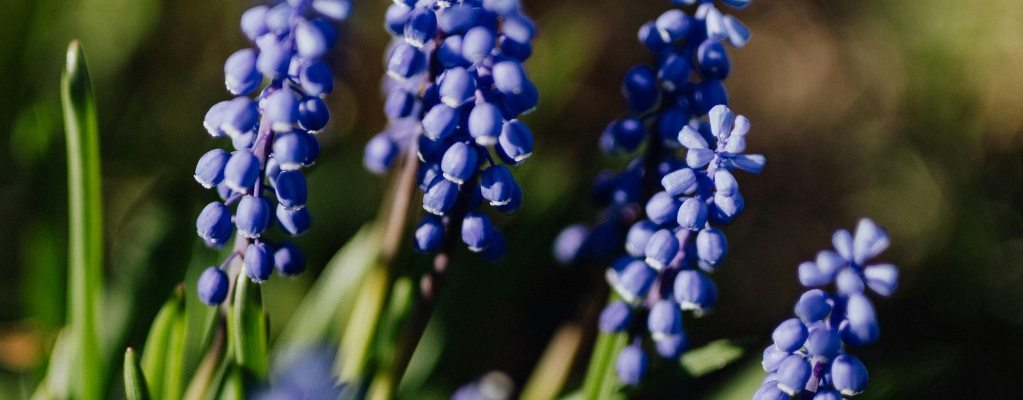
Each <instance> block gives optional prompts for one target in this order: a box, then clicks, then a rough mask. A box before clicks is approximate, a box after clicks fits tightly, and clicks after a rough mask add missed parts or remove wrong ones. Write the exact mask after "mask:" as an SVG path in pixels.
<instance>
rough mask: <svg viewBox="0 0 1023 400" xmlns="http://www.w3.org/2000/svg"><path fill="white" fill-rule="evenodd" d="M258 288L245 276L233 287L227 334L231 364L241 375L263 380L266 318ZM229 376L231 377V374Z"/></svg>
mask: <svg viewBox="0 0 1023 400" xmlns="http://www.w3.org/2000/svg"><path fill="white" fill-rule="evenodd" d="M261 293H262V292H261V288H260V286H259V284H258V283H256V282H253V281H252V280H251V279H249V277H248V276H246V275H245V274H238V278H237V279H236V280H235V284H234V298H233V300H232V301H231V311H230V313H229V314H230V318H229V320H228V325H227V331H228V337H229V341H230V343H232V345H231V351H232V352H233V354H234V362H235V364H236V365H237V366H238V367H241V370H243V371H244V372H245V373H248V374H252V375H253V376H255V377H256V378H259V379H261V380H265V379H266V378H267V372H268V367H267V347H268V346H269V344H268V343H267V329H268V327H267V318H266V313H265V312H264V311H263V299H262V294H261ZM230 376H232V377H233V376H235V373H234V372H232V373H231V374H230Z"/></svg>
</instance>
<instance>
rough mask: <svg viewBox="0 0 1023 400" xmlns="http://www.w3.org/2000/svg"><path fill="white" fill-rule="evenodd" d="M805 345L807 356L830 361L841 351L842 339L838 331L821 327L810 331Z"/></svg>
mask: <svg viewBox="0 0 1023 400" xmlns="http://www.w3.org/2000/svg"><path fill="white" fill-rule="evenodd" d="M805 345H806V351H807V353H808V354H810V355H814V356H819V357H822V358H823V359H824V360H830V359H832V358H834V357H835V356H837V355H838V353H839V352H840V351H841V350H842V339H841V338H840V337H839V335H838V331H836V330H834V329H831V328H824V327H822V328H817V329H814V330H812V331H810V335H809V336H808V337H807V339H806V344H805Z"/></svg>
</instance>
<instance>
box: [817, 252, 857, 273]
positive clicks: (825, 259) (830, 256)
mask: <svg viewBox="0 0 1023 400" xmlns="http://www.w3.org/2000/svg"><path fill="white" fill-rule="evenodd" d="M848 264H849V261H846V259H845V258H843V257H842V256H841V255H839V254H838V253H835V252H833V251H829V250H822V251H820V252H818V253H817V269H819V270H820V271H821V273H823V274H825V275H828V276H835V274H836V273H838V270H839V269H841V268H842V267H844V266H846V265H848Z"/></svg>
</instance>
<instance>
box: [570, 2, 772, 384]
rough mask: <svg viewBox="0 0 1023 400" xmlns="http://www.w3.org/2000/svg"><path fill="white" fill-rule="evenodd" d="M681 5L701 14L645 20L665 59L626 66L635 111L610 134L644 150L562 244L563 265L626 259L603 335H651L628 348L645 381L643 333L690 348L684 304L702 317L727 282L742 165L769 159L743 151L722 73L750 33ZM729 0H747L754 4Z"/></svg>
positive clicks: (649, 40)
mask: <svg viewBox="0 0 1023 400" xmlns="http://www.w3.org/2000/svg"><path fill="white" fill-rule="evenodd" d="M671 3H672V4H674V5H679V6H693V5H697V4H698V6H697V7H696V9H695V12H694V13H693V14H691V15H690V14H687V13H686V12H685V11H683V10H682V9H671V10H668V11H666V12H664V13H663V14H661V15H660V16H659V17H658V18H657V19H656V20H654V21H651V22H648V23H647V24H645V25H643V26H642V27H641V28H640V30H639V34H638V38H639V41H640V42H641V43H642V44H643V45H644V46H645V47H646V48H647V49H649V50H650V51H652V52H654V53H656V54H657V60H656V68H651V67H649V66H646V65H640V66H636V67H633V68H631V69H630V70H628V71H627V72H626V74H625V77H624V82H623V85H622V92H623V94H624V95H625V100H626V104H627V105H628V108H629V112H630V115H628V116H626V117H624V118H621V119H618V120H616V121H613V122H612V123H611V124H610V125H609V126H608V127H607V129H605V130H604V132H603V133H602V134H601V136H600V147H601V149H602V150H603V151H604V152H605V153H607V154H609V155H620V154H628V153H632V152H635V151H637V150H638V149H640V148H641V147H643V146H644V144H645V151H644V154H643V155H641V156H639V157H637V158H636V159H635V160H634V161H633V162H632V163H630V164H629V166H628V167H627V168H626V169H625V170H624V171H622V172H620V173H617V174H616V173H611V172H605V173H602V174H601V175H599V176H598V177H597V180H596V182H595V185H594V197H595V199H596V201H597V202H598V204H599V205H601V206H603V207H605V208H606V211H605V212H604V213H602V214H603V216H604V219H603V221H601V222H600V223H598V224H597V225H596V227H594V228H593V229H592V230H589V229H587V228H585V227H583V226H581V225H576V226H572V227H569V228H568V229H566V230H565V231H563V232H562V234H561V235H559V237H558V239H557V240H556V242H555V255H556V257H557V258H558V259H559V261H562V262H577V261H580V260H582V259H596V260H603V259H615V258H616V256H617V261H614V262H613V263H612V265H611V268H610V269H608V271H607V280H608V283H609V284H610V285H611V286H612V287H613V288H614V290H615V292H616V293H617V295H618V297H619V298H620V300H618V301H615V302H612V303H611V304H609V305H608V306H607V307H606V308H605V309H604V311H603V312H602V313H601V316H600V323H599V325H600V329H601V330H602V331H605V332H624V331H629V332H630V333H633V334H635V333H636V332H644V334H639V335H634V336H635V337H634V338H633V340H632V344H631V345H630V346H628V347H626V348H625V349H624V350H623V351H622V352H621V353H620V354H619V356H618V359H617V365H616V366H617V372H618V377H619V379H620V380H621V381H622V382H623V383H625V384H638V383H639V382H640V381H641V380H642V379H643V377H644V376H645V375H646V373H647V370H648V368H649V364H650V362H649V359H648V356H647V354H646V350H644V348H643V345H642V344H643V340H642V339H643V337H644V336H645V334H649V338H650V340H651V341H652V342H653V343H652V346H651V347H653V348H654V349H655V350H656V353H657V354H658V355H659V356H660V357H662V358H666V359H677V358H678V357H679V356H680V355H681V354H682V352H683V351H684V350H685V349H686V347H687V339H686V334H685V330H684V329H683V323H682V319H683V314H684V312H687V311H688V312H691V313H692V314H693V315H695V316H699V315H702V314H704V313H706V312H708V311H710V310H711V309H712V308H713V307H714V305H715V303H716V301H717V289H716V287H715V286H714V283H713V281H711V279H710V278H709V276H708V274H709V273H711V272H714V271H715V270H716V269H717V268H718V267H719V266H720V265H721V263H722V262H723V260H724V258H725V255H726V253H727V248H728V244H727V240H726V238H725V235H724V233H723V232H722V231H721V230H720V229H719V227H720V226H721V225H724V224H728V223H730V222H731V221H732V220H733V219H734V218H735V217H736V216H737V215H739V214H740V213H741V212H742V210H743V208H744V207H745V200H744V198H743V197H742V194H741V193H740V191H739V186H738V183H737V181H736V179H735V176H734V175H733V174H734V173H735V171H739V170H741V171H745V172H750V173H759V172H760V171H761V170H763V168H764V164H765V162H766V159H765V158H764V156H762V155H759V154H744V152H745V149H746V134H747V133H748V132H749V129H750V123H749V120H748V119H746V118H745V117H743V116H741V115H740V116H736V115H735V114H734V113H733V112H732V111H731V110H730V109H729V108H728V106H727V103H728V96H727V93H726V90H725V87H724V84H723V82H722V81H723V80H724V79H725V78H727V77H728V75H729V73H730V63H729V59H728V55H727V52H726V51H725V47H724V44H723V43H728V44H730V45H731V46H732V47H741V46H743V45H744V44H745V43H746V42H747V41H748V40H749V30H748V29H746V28H745V27H744V26H743V25H742V24H741V23H740V22H739V21H738V20H737V19H735V18H733V17H731V16H726V15H723V14H722V13H721V12H720V11H719V10H718V9H717V8H716V7H715V5H714V2H712V1H697V0H690V1H684V0H673V1H672V2H671ZM722 3H724V4H726V5H728V6H730V7H733V8H742V7H745V6H746V5H748V3H749V1H723V2H722ZM681 150H684V153H683V152H682V151H681ZM643 216H645V218H642V217H643ZM619 227H627V229H625V230H624V231H623V230H622V229H621V228H619ZM609 249H621V250H619V251H618V252H615V251H613V250H612V251H609ZM622 250H624V251H622ZM634 316H636V317H642V318H634Z"/></svg>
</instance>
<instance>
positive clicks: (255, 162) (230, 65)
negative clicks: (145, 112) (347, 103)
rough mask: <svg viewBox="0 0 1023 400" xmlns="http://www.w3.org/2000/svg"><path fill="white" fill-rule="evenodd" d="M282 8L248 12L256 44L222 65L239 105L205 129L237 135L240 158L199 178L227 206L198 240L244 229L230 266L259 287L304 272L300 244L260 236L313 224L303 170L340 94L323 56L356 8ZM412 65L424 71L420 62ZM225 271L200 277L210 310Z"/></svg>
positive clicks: (298, 1)
mask: <svg viewBox="0 0 1023 400" xmlns="http://www.w3.org/2000/svg"><path fill="white" fill-rule="evenodd" d="M275 3H277V4H276V5H274V6H272V7H271V6H266V5H259V6H255V7H253V8H250V9H248V10H246V11H245V12H244V13H242V16H241V20H240V23H239V28H240V29H241V31H242V33H244V34H245V37H246V38H248V40H250V41H251V45H250V46H249V47H247V48H243V49H241V50H238V51H236V52H234V53H233V54H231V55H230V56H229V57H227V60H226V61H225V63H224V84H225V87H226V89H227V91H228V92H229V93H230V94H231V95H232V96H235V97H233V98H231V99H229V100H224V101H220V102H218V103H216V104H214V105H213V106H212V107H211V108H210V109H209V111H208V112H207V113H206V115H205V117H204V118H203V127H204V128H205V130H206V131H207V132H208V133H209V134H210V135H211V136H213V137H214V138H217V137H223V136H228V137H230V138H231V143H232V145H233V146H234V148H235V149H236V151H234V152H233V153H228V152H226V151H224V150H221V149H214V150H211V151H209V152H207V153H206V154H204V155H203V156H202V157H201V158H200V159H199V161H198V163H197V164H196V168H195V175H194V176H195V179H196V181H197V182H198V183H199V184H200V185H201V186H202V187H204V188H206V189H212V188H216V190H217V193H218V195H219V196H220V198H221V199H222V200H223V202H214V203H210V204H209V205H207V206H206V208H204V209H203V211H202V212H201V213H200V214H199V217H198V218H197V219H196V230H197V233H198V235H199V237H200V238H202V240H203V242H205V243H206V244H207V245H208V246H210V247H213V248H223V247H224V246H225V245H226V244H227V241H228V240H229V239H230V238H231V236H232V235H233V234H234V232H235V231H237V232H238V235H237V237H236V240H237V241H238V242H239V243H238V245H237V247H236V248H238V249H240V250H238V251H237V252H235V253H233V254H232V255H231V256H230V258H229V259H228V260H232V259H234V257H238V258H239V259H240V261H241V262H242V264H243V266H244V268H243V269H244V271H245V273H246V275H247V276H248V277H249V278H250V279H252V280H253V281H255V282H264V281H266V280H267V279H269V278H270V275H271V274H272V271H273V269H274V267H275V266H276V268H277V270H278V272H279V273H280V274H281V275H288V276H290V275H295V274H298V273H300V272H302V270H304V269H305V256H304V255H302V253H301V250H299V249H298V247H297V246H295V245H294V244H290V243H281V244H276V245H275V244H272V243H268V242H265V241H262V239H260V238H261V237H262V235H263V234H264V233H266V231H267V229H269V228H270V227H271V226H273V225H276V226H279V227H280V228H281V230H282V231H284V233H285V234H288V235H291V236H297V235H300V234H302V233H303V232H305V231H307V230H308V229H309V227H310V225H311V219H310V216H309V215H310V214H309V210H308V208H307V207H306V201H307V197H308V188H307V185H308V183H307V181H306V178H305V176H304V175H303V173H302V172H300V171H299V170H300V169H303V168H307V167H310V166H312V165H313V164H314V163H315V161H316V158H317V157H318V156H319V151H320V145H319V141H318V140H317V139H316V137H315V136H314V135H313V133H316V132H319V131H320V130H322V129H324V128H325V127H327V125H328V122H329V119H330V113H329V111H328V109H327V104H326V102H324V100H323V98H324V97H325V96H326V95H327V94H329V93H330V92H331V91H332V90H333V88H334V73H333V71H332V70H331V68H330V66H329V64H328V63H327V62H325V61H324V60H323V58H324V57H326V56H327V54H328V52H329V51H330V49H331V48H333V47H334V46H335V45H336V44H337V41H338V37H339V35H338V31H337V26H336V25H335V23H337V22H338V21H342V20H344V19H345V18H347V16H348V13H349V11H350V8H351V4H350V3H349V1H348V0H290V1H287V2H275ZM402 22H403V23H404V21H402ZM412 58H413V61H416V60H415V57H414V56H413V57H412ZM419 61H422V60H419ZM410 67H412V68H419V66H418V64H416V63H415V62H413V63H412V64H411V65H410ZM402 72H406V73H408V71H402ZM413 72H418V71H413ZM384 158H386V157H384ZM386 161H387V160H381V163H385V162H386ZM232 207H233V208H234V211H233V212H232ZM274 222H276V224H274ZM226 265H227V262H225V263H224V266H222V267H221V268H212V269H208V270H207V271H206V272H204V273H203V276H202V277H201V278H200V282H199V285H198V286H197V287H198V289H199V291H198V292H199V297H200V299H201V300H202V301H203V302H204V303H206V304H208V305H215V304H217V303H220V302H222V301H223V300H224V296H226V293H227V292H228V291H229V289H230V282H228V279H227V277H226V274H225V273H224V271H223V269H225V268H226Z"/></svg>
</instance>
